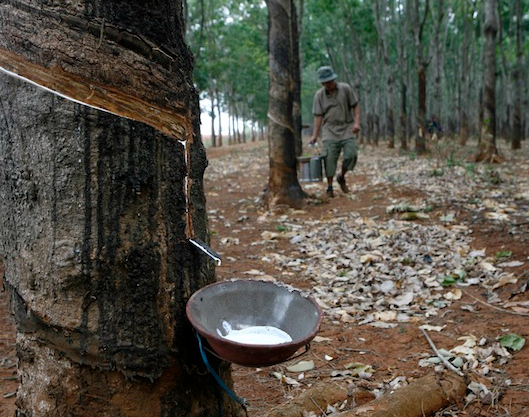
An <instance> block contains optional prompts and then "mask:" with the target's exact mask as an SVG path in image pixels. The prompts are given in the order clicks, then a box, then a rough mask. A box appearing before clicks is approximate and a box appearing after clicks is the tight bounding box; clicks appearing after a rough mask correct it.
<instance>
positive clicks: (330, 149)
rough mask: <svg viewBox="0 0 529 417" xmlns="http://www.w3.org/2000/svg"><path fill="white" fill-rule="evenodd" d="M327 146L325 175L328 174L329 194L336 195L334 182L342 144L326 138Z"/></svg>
mask: <svg viewBox="0 0 529 417" xmlns="http://www.w3.org/2000/svg"><path fill="white" fill-rule="evenodd" d="M323 145H324V148H325V175H326V176H327V196H329V197H334V191H333V187H332V182H333V179H334V174H335V173H336V168H337V165H338V157H339V156H340V145H339V144H338V142H336V141H331V140H326V141H324V142H323Z"/></svg>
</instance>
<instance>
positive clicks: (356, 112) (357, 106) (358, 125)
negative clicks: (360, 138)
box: [353, 104, 360, 135]
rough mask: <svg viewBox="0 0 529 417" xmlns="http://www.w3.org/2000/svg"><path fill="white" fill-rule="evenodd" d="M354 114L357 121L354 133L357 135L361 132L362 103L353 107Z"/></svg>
mask: <svg viewBox="0 0 529 417" xmlns="http://www.w3.org/2000/svg"><path fill="white" fill-rule="evenodd" d="M353 115H354V121H355V122H354V125H353V133H354V134H355V135H356V134H357V133H358V132H360V104H357V105H356V106H354V107H353Z"/></svg>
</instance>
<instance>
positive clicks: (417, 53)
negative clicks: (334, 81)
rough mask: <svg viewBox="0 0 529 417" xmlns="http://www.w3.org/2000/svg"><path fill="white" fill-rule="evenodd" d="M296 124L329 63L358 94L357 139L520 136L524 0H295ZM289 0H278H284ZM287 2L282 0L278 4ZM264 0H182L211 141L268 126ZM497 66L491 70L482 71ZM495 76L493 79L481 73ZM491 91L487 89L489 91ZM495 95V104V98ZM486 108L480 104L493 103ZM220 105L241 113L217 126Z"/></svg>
mask: <svg viewBox="0 0 529 417" xmlns="http://www.w3.org/2000/svg"><path fill="white" fill-rule="evenodd" d="M294 3H295V4H294V6H295V7H296V13H295V17H294V14H293V13H290V15H289V17H288V18H290V19H292V18H296V19H297V25H296V26H297V29H298V30H297V33H296V34H294V35H295V39H294V40H293V42H294V43H296V44H297V50H298V51H299V65H300V74H301V78H300V84H301V85H299V86H296V89H298V90H299V94H300V97H299V102H300V106H301V114H302V123H303V124H304V125H310V123H311V122H312V117H311V107H312V97H313V95H314V92H315V90H316V89H317V88H318V87H319V86H318V85H317V82H316V78H315V72H316V69H317V68H318V67H319V66H320V65H332V66H333V67H334V68H335V70H336V72H337V73H338V74H339V75H340V78H341V80H343V81H347V82H349V83H350V84H352V85H353V86H354V87H355V88H356V89H357V91H358V94H359V96H360V98H361V103H362V110H363V116H362V125H363V126H362V131H363V132H365V133H364V134H365V139H366V140H369V141H371V142H374V143H377V142H378V141H381V140H385V141H388V143H389V144H390V146H394V145H395V143H398V144H400V146H402V147H404V148H408V147H409V146H410V144H409V141H410V140H411V139H417V140H418V145H417V146H418V147H419V150H420V149H421V148H422V147H423V143H422V140H421V139H422V137H421V133H422V132H428V130H432V127H433V126H436V127H437V128H438V132H437V133H438V135H448V136H457V137H458V139H459V140H460V141H461V142H462V143H463V144H464V143H466V141H467V140H468V139H469V138H480V137H482V136H483V129H484V128H485V129H487V130H490V131H491V132H493V134H494V135H495V136H499V137H502V138H505V139H506V140H509V141H512V145H513V147H515V148H516V147H519V146H520V142H521V140H522V139H523V138H524V137H526V136H527V130H528V128H529V127H528V126H527V124H526V123H524V121H523V117H522V114H523V111H524V109H525V110H526V108H527V103H528V101H529V86H528V85H529V84H528V83H529V79H528V75H527V72H526V71H525V72H524V71H523V68H525V67H526V66H527V65H529V53H528V52H529V37H528V36H527V34H528V32H529V1H527V0H513V1H507V0H494V1H488V0H374V1H369V2H368V1H359V0H345V1H340V2H329V1H325V0H311V1H303V0H298V1H294ZM285 4H286V3H285ZM285 7H286V6H283V8H285ZM269 13H270V9H269V7H267V4H266V3H265V2H263V1H255V0H254V1H246V2H240V1H232V0H214V1H210V2H205V1H202V0H188V1H187V19H188V27H187V39H188V42H189V45H190V47H191V49H192V51H193V54H194V56H195V60H196V67H195V73H194V74H195V82H196V84H197V86H198V88H199V90H200V91H201V94H203V96H204V97H207V98H209V99H210V100H211V103H212V105H211V107H209V108H207V109H204V111H206V112H208V113H209V114H210V115H211V116H213V121H212V126H211V129H210V130H211V131H212V132H213V134H212V136H213V137H212V139H211V145H212V146H219V145H222V143H223V138H224V137H227V140H228V142H230V143H231V142H241V141H245V140H248V138H250V137H251V138H252V139H255V137H257V136H258V135H257V134H256V133H255V132H262V130H263V129H264V128H267V127H268V116H267V114H268V94H267V93H268V84H269V82H270V77H271V73H272V71H271V69H270V67H269V61H268V58H267V57H268V51H269V39H268V24H267V22H268V20H269V19H273V16H271V15H269ZM492 75H494V80H491V76H492ZM491 83H494V87H490V86H487V84H491ZM492 93H494V97H492V96H491V94H492ZM492 101H494V104H493V103H492ZM492 107H494V114H486V113H487V112H492V110H491V108H492ZM221 112H228V113H229V114H230V115H232V118H233V119H235V118H237V119H243V120H244V121H245V122H246V124H245V125H246V126H247V130H248V131H249V132H250V133H248V134H247V132H246V131H245V130H244V129H243V131H242V132H240V131H239V130H237V129H236V128H235V124H234V123H230V124H229V125H228V126H223V125H222V121H221V118H220V117H219V115H220V113H221Z"/></svg>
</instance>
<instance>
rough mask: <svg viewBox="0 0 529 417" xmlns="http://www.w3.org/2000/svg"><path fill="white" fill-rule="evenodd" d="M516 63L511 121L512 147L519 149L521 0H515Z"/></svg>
mask: <svg viewBox="0 0 529 417" xmlns="http://www.w3.org/2000/svg"><path fill="white" fill-rule="evenodd" d="M515 3H516V4H515V8H516V14H515V16H516V29H515V37H516V64H515V68H514V70H513V82H514V109H513V121H512V143H511V148H512V149H521V147H522V136H523V124H522V101H523V100H522V96H523V87H522V85H523V83H522V80H523V72H522V71H523V70H522V68H523V66H522V59H523V48H522V0H516V2H515Z"/></svg>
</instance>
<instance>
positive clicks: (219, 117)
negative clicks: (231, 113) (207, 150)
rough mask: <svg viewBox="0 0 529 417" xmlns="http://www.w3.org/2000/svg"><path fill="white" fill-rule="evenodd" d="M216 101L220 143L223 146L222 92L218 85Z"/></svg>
mask: <svg viewBox="0 0 529 417" xmlns="http://www.w3.org/2000/svg"><path fill="white" fill-rule="evenodd" d="M215 102H216V103H217V106H216V109H217V119H218V120H219V141H218V145H219V146H222V139H223V137H222V109H221V107H220V94H219V89H218V87H215Z"/></svg>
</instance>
